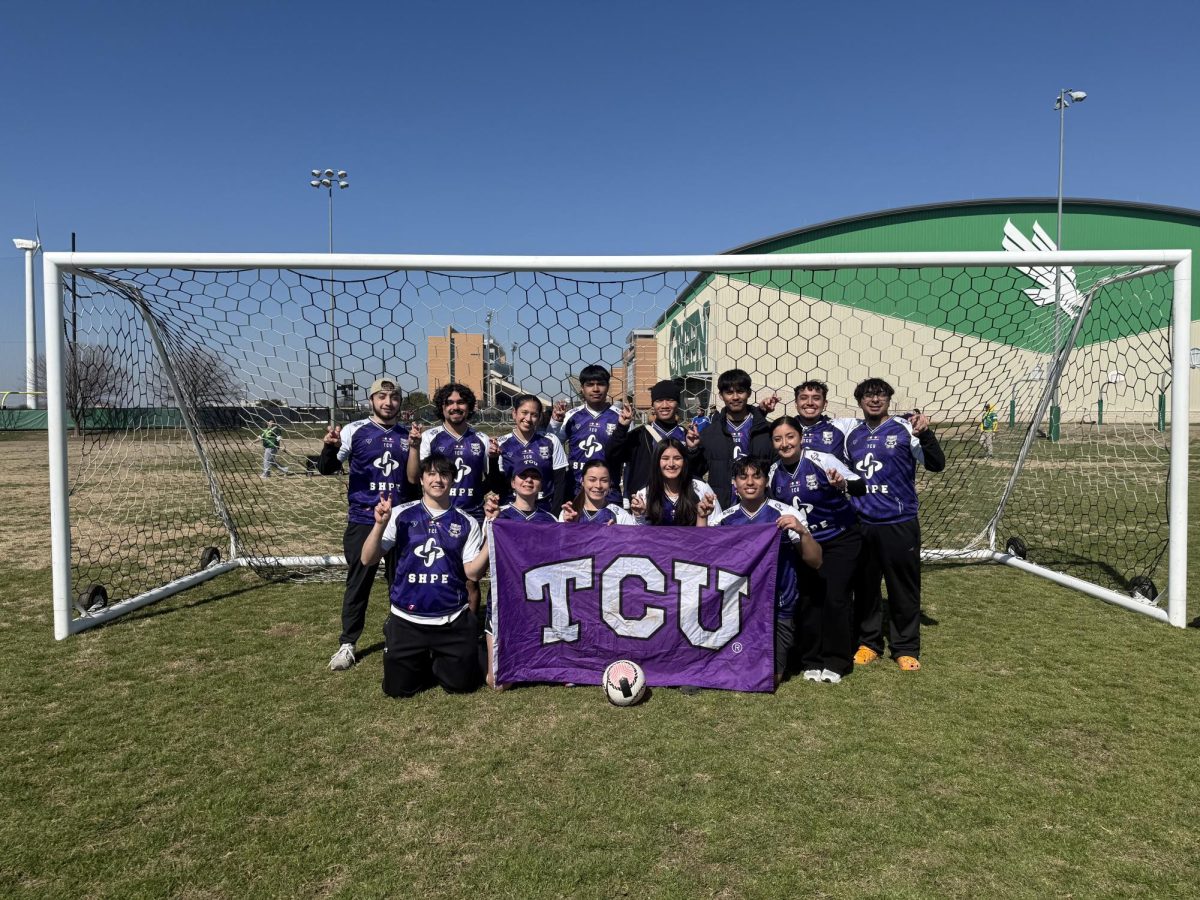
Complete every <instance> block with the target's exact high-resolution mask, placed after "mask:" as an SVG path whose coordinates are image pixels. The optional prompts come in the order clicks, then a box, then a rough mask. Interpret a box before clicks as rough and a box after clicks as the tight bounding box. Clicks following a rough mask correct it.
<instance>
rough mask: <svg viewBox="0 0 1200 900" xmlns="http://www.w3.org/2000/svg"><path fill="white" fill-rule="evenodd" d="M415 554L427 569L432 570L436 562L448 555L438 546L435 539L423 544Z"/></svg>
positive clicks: (429, 539)
mask: <svg viewBox="0 0 1200 900" xmlns="http://www.w3.org/2000/svg"><path fill="white" fill-rule="evenodd" d="M413 554H414V555H415V556H416V557H417V559H419V560H421V562H423V563H424V564H425V568H427V569H428V568H430V567H431V566H432V565H433V564H434V563H435V562H437V561H438V560H439V559H441V558H442V557H444V556H445V555H446V551H445V550H443V549H442V548H441V547H439V546H438V544H437V542H436V541H435V540H434V539H433V538H428V539H427V540H426V541H425V543H423V544H421V545H420V546H419V547H417V548H416V549H415V550H413Z"/></svg>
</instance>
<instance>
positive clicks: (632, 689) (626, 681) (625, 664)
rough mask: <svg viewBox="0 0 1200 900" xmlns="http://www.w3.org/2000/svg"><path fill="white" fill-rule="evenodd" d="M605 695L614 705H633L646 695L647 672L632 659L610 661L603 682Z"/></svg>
mask: <svg viewBox="0 0 1200 900" xmlns="http://www.w3.org/2000/svg"><path fill="white" fill-rule="evenodd" d="M601 685H602V687H603V688H604V696H606V697H608V702H609V703H611V704H613V705H614V706H633V705H634V704H635V703H640V702H641V701H642V698H644V697H645V696H646V673H645V672H643V671H642V667H641V666H639V665H638V664H637V663H635V662H634V661H633V660H630V659H618V660H617V661H616V662H613V663H609V664H608V668H607V669H605V670H604V680H603V681H602V682H601Z"/></svg>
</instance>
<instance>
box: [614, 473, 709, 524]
mask: <svg viewBox="0 0 1200 900" xmlns="http://www.w3.org/2000/svg"><path fill="white" fill-rule="evenodd" d="M648 490H649V488H642V489H641V490H640V491H638V492H637V493H636V494H634V496H635V497H638V498H640V499H641V501H642V502H643V503H645V502H646V492H647V491H648ZM692 493H693V494H695V495H696V502H697V503H699V502H700V501H701V500H703V499H704V498H705V497H709V498H711V499H712V504H713V511H712V512H711V513H709V516H708V518H709V521H710V522H711V521H712V520H713V519H715V518H716V517H717V516H718V515H720V514H721V503H720V501H718V500H717V495H716V494H714V493H713V489H712V488H710V487H709V486H708V485H707V484H705V483H704V482H703V481H701V480H700V479H698V478H693V479H692ZM678 501H679V498H678V496H676V497H674V498H672V497H671V495H670V494H667V493H665V492H664V494H663V504H662V521H661V522H659V523H658V524H659V525H674V524H675V505H676V503H678ZM635 518H636V520H637V523H638V524H639V525H646V524H648V523H647V522H646V517H645V516H636V517H635Z"/></svg>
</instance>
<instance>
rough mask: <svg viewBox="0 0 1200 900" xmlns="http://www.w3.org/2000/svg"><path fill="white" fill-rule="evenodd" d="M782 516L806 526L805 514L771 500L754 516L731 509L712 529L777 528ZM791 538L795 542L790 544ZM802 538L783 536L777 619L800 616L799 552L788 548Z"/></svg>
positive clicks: (717, 517) (777, 581)
mask: <svg viewBox="0 0 1200 900" xmlns="http://www.w3.org/2000/svg"><path fill="white" fill-rule="evenodd" d="M780 516H795V517H796V518H797V519H799V520H800V521H801V523H805V519H804V510H802V509H793V508H792V507H790V506H787V505H785V504H783V503H780V502H779V501H778V500H767V501H766V502H764V503H763V505H762V506H760V507H759V508H758V509H757V510H756V511H755V513H754V514H753V515H751V514H750V513H748V512H746V510H744V509H743V508H742V507H741V506H740V505H738V506H731V507H729V509H727V510H725V511H724V512H722V513H721V514H720V515H719V516H715V517H714V518H713V519H711V520H710V522H709V524H710V525H718V526H724V525H774V524H775V523H776V522H777V521H779V518H780ZM789 536H792V537H791V540H789ZM799 541H800V535H798V534H795V533H794V532H791V531H789V532H787V533H785V534H781V535H780V536H779V566H778V568H777V569H776V573H777V574H776V576H775V618H777V619H790V618H792V616H794V615H795V613H796V600H797V599H798V598H799V596H800V581H799V578H798V576H797V574H796V566H797V565H800V564H801V563H800V559H799V549H798V548H795V547H789V546H788V544H791V543H799Z"/></svg>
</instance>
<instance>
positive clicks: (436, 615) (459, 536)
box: [383, 500, 483, 625]
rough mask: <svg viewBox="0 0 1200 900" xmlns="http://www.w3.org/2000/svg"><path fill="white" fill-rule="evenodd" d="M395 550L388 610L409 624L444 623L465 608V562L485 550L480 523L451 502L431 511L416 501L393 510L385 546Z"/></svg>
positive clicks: (385, 537)
mask: <svg viewBox="0 0 1200 900" xmlns="http://www.w3.org/2000/svg"><path fill="white" fill-rule="evenodd" d="M392 547H395V548H396V549H397V551H398V552H397V554H396V555H397V560H396V578H395V580H394V581H393V582H392V589H391V594H390V597H391V602H392V612H393V613H394V614H395V615H397V616H399V617H400V618H402V619H408V620H409V621H410V622H421V623H424V624H429V625H443V624H445V623H447V622H450V621H453V620H454V619H455V618H457V617H458V615H459V614H460V613H461V612H462V611H463V610H464V609H466V608H467V574H466V571H465V569H464V568H463V565H464V564H465V563H469V562H470V561H471V560H473V559H474V558H475V557H476V556H478V555H479V552H480V551H481V550H482V549H483V529H482V528H480V526H479V523H478V522H476V521H475V520H474V519H472V518H471V517H470V516H468V515H466V513H464V512H463V511H462V510H460V509H456V508H454V507H453V506H452V507H450V509H447V510H431V509H429V507H427V506H426V505H425V504H424V503H423V502H422V501H420V500H414V501H413V502H412V503H405V504H404V505H403V506H399V507H397V508H396V509H394V510H392V517H391V518H390V519H389V520H388V524H387V528H385V529H384V532H383V549H384V551H385V552H386V551H388V550H390V549H391V548H392Z"/></svg>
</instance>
